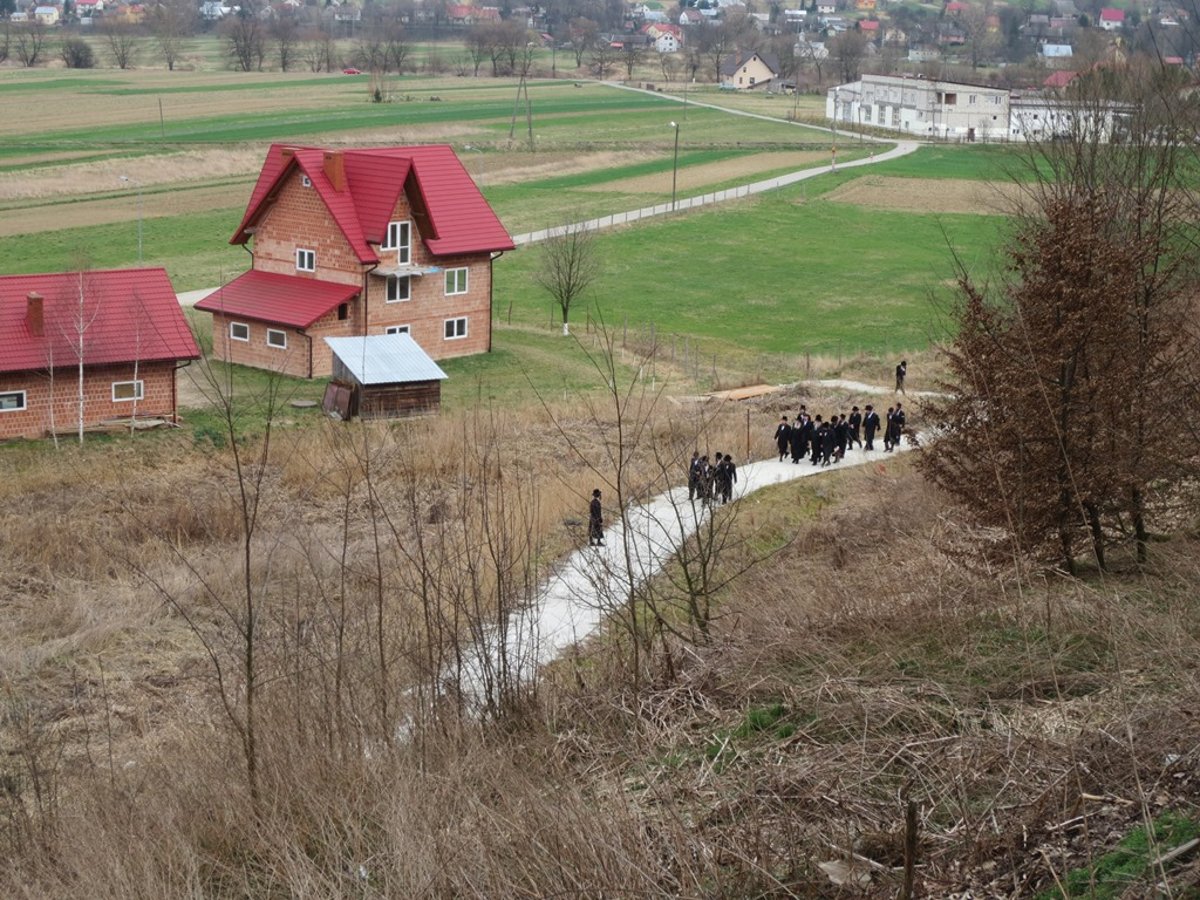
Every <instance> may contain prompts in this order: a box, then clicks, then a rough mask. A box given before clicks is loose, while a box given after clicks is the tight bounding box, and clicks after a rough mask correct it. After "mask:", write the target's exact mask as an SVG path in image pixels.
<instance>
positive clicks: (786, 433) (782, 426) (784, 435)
mask: <svg viewBox="0 0 1200 900" xmlns="http://www.w3.org/2000/svg"><path fill="white" fill-rule="evenodd" d="M791 436H792V429H791V427H790V426H789V425H788V420H787V416H784V417H782V418H781V419H780V420H779V424H778V425H777V426H776V427H775V446H776V447H778V448H779V461H780V462H783V458H784V457H785V456H787V452H788V439H789V438H790V437H791Z"/></svg>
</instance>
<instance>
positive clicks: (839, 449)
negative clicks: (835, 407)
mask: <svg viewBox="0 0 1200 900" xmlns="http://www.w3.org/2000/svg"><path fill="white" fill-rule="evenodd" d="M833 418H834V423H835V424H834V426H833V443H834V446H835V448H836V449H835V450H834V451H833V461H834V462H841V461H842V460H843V459H844V458H845V456H846V444H847V443H848V442H849V440H850V425H849V424H848V423H847V422H846V417H845V415H838V416H834V417H833Z"/></svg>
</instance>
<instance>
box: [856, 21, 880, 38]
mask: <svg viewBox="0 0 1200 900" xmlns="http://www.w3.org/2000/svg"><path fill="white" fill-rule="evenodd" d="M858 30H859V31H861V32H862V33H863V34H865V35H866V36H867V37H868V38H870V39H871V40H874V39H875V38H877V37H879V20H878V19H860V20H859V22H858Z"/></svg>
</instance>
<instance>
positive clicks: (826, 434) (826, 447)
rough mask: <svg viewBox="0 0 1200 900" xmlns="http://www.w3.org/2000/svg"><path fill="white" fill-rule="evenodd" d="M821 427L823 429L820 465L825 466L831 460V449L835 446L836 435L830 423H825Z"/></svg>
mask: <svg viewBox="0 0 1200 900" xmlns="http://www.w3.org/2000/svg"><path fill="white" fill-rule="evenodd" d="M821 427H822V428H824V429H825V430H824V431H823V432H822V433H821V465H822V466H827V465H829V460H830V459H832V458H833V449H834V447H836V446H837V434H836V432H835V431H834V428H833V425H832V424H831V423H830V422H826V423H825V424H824V425H822V426H821Z"/></svg>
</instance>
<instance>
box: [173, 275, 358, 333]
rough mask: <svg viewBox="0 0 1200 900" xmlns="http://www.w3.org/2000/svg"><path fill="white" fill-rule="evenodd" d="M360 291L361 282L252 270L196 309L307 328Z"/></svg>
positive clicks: (215, 293) (208, 298)
mask: <svg viewBox="0 0 1200 900" xmlns="http://www.w3.org/2000/svg"><path fill="white" fill-rule="evenodd" d="M358 291H359V288H358V285H354V284H336V283H334V282H332V281H317V280H316V279H315V278H301V277H299V276H298V275H277V274H276V273H274V272H260V271H258V270H257V269H251V270H250V271H249V272H246V273H244V274H242V275H239V276H238V277H237V278H235V279H233V281H231V282H229V284H227V285H225V286H224V287H223V288H220V289H218V290H216V291H214V292H213V293H211V294H209V295H208V296H207V297H205V298H204V299H203V300H201V301H200V302H199V303H197V304H196V309H200V310H204V311H205V312H211V313H221V314H223V315H226V316H239V317H241V318H244V319H254V320H255V321H258V322H270V323H272V324H278V325H287V326H289V327H291V328H307V327H308V326H309V325H311V324H312V323H313V322H315V321H317V319H319V318H321V316H323V315H325V314H326V313H327V312H329V311H330V310H332V309H333V308H334V307H335V306H337V305H338V304H340V303H345V302H346V301H347V300H349V299H350V298H351V297H353V296H354V295H355V294H357V293H358Z"/></svg>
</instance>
